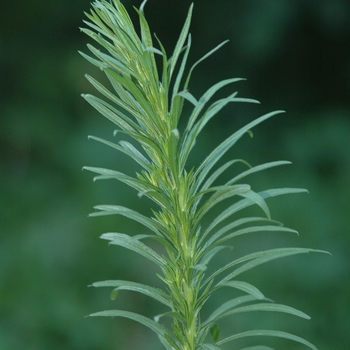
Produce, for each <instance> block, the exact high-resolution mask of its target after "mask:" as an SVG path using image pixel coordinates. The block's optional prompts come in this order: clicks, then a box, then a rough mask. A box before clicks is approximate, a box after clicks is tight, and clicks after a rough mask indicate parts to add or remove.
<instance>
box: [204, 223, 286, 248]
mask: <svg viewBox="0 0 350 350" xmlns="http://www.w3.org/2000/svg"><path fill="white" fill-rule="evenodd" d="M256 222H265V223H267V222H268V223H275V224H279V225H280V223H279V222H278V221H273V220H270V219H267V218H263V217H248V218H242V219H237V220H235V221H233V222H230V223H229V224H227V225H224V226H223V227H222V228H221V229H220V230H218V231H216V232H215V233H214V234H213V235H212V236H211V237H210V238H209V239H208V241H207V242H206V243H205V245H204V247H203V252H206V251H207V250H209V249H212V247H213V246H214V245H216V244H218V243H216V242H217V241H218V240H219V238H220V237H221V236H222V235H224V234H225V233H226V232H228V231H231V230H233V229H234V228H236V227H239V226H242V225H245V224H251V223H256ZM235 232H240V233H241V234H245V233H249V232H245V231H241V230H239V231H235ZM226 237H227V236H225V238H226ZM225 238H224V239H225Z"/></svg>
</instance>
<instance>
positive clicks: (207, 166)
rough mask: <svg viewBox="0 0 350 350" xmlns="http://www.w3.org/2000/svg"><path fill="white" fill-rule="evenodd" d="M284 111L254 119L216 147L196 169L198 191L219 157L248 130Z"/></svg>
mask: <svg viewBox="0 0 350 350" xmlns="http://www.w3.org/2000/svg"><path fill="white" fill-rule="evenodd" d="M283 112H284V111H274V112H270V113H267V114H265V115H263V116H261V117H260V118H257V119H255V120H254V121H252V122H251V123H249V124H247V125H245V126H244V127H242V128H241V129H239V130H238V131H237V132H235V133H234V134H232V135H231V136H229V137H228V138H227V139H226V140H225V141H223V142H222V143H221V144H220V145H219V146H217V147H216V148H215V149H214V150H213V151H212V152H211V153H210V154H209V156H207V157H206V158H205V160H204V161H203V162H202V164H201V165H200V166H199V167H198V169H197V171H196V173H195V176H196V177H197V176H198V177H197V181H196V187H195V189H198V188H199V186H200V185H201V183H202V182H203V180H204V179H205V178H206V176H207V174H208V173H209V171H210V170H211V169H212V168H213V166H214V165H215V164H216V163H217V162H218V161H219V160H220V159H221V157H222V156H223V155H224V154H225V153H226V152H227V151H228V150H229V149H230V148H231V147H232V146H233V145H234V144H235V143H236V142H237V141H238V140H239V139H240V138H241V137H242V136H243V135H244V134H245V133H246V132H247V131H248V130H250V129H252V128H253V127H254V126H256V125H258V124H260V123H262V122H263V121H265V120H267V119H269V118H271V117H273V116H275V115H276V114H280V113H283Z"/></svg>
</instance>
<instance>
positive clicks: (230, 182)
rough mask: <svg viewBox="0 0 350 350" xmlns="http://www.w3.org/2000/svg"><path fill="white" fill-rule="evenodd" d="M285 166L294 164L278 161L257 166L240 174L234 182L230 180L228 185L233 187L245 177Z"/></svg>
mask: <svg viewBox="0 0 350 350" xmlns="http://www.w3.org/2000/svg"><path fill="white" fill-rule="evenodd" d="M285 164H292V163H291V162H288V161H285V160H280V161H276V162H270V163H264V164H261V165H257V166H254V167H252V168H250V169H248V170H247V171H244V172H242V173H240V174H239V175H237V176H236V177H234V178H233V179H232V180H230V181H229V182H228V183H227V185H231V184H234V183H235V182H237V181H239V180H241V179H243V178H244V177H246V176H248V175H251V174H254V173H257V172H259V171H262V170H265V169H268V168H272V167H276V166H280V165H285Z"/></svg>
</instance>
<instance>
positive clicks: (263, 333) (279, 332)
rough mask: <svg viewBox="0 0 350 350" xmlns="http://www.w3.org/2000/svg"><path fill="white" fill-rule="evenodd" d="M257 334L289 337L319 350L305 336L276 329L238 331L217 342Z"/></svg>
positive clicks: (225, 341) (222, 342) (313, 349)
mask: <svg viewBox="0 0 350 350" xmlns="http://www.w3.org/2000/svg"><path fill="white" fill-rule="evenodd" d="M256 336H258V337H265V336H267V337H278V338H284V339H289V340H293V341H295V342H297V343H300V344H303V345H306V346H307V347H309V348H310V349H312V350H317V348H316V347H315V346H314V345H312V344H311V343H309V342H308V341H306V340H305V339H303V338H300V337H298V336H296V335H294V334H290V333H287V332H281V331H274V330H253V331H246V332H243V333H238V334H235V335H232V336H230V337H228V338H225V339H222V340H220V341H219V342H218V343H217V344H218V345H221V344H224V343H227V342H229V341H232V340H236V339H239V338H246V337H256Z"/></svg>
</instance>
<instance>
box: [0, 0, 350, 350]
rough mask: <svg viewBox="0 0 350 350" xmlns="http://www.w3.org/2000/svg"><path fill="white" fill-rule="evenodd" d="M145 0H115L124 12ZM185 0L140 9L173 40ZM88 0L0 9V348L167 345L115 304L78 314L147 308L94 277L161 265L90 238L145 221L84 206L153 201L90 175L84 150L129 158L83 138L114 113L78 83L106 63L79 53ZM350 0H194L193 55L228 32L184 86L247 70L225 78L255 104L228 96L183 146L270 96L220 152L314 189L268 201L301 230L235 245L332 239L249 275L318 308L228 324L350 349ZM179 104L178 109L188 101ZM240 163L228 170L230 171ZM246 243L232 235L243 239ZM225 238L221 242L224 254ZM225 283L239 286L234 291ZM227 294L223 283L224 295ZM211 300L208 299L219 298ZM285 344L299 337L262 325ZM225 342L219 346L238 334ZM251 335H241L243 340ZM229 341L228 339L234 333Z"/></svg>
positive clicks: (157, 1)
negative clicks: (247, 128)
mask: <svg viewBox="0 0 350 350" xmlns="http://www.w3.org/2000/svg"><path fill="white" fill-rule="evenodd" d="M140 2H141V1H140V0H137V1H133V2H131V1H129V0H124V1H123V3H124V4H125V6H126V7H127V8H128V9H129V10H130V11H132V18H134V19H136V16H135V15H134V12H133V10H132V5H135V6H137V7H138V6H139V5H140ZM189 4H190V1H188V0H182V1H173V0H149V3H148V4H147V6H146V15H147V18H148V19H149V22H150V24H151V27H152V29H153V31H155V32H156V33H157V35H158V37H159V38H160V39H161V40H162V42H163V43H164V45H165V47H166V48H167V50H168V51H169V52H171V50H172V48H173V46H174V44H175V42H176V38H177V35H178V33H179V31H180V29H181V26H182V23H183V21H184V19H185V16H186V13H187V9H188V7H189ZM89 7H90V3H89V1H88V0H74V1H70V0H59V1H46V0H27V1H24V0H18V1H16V2H13V1H9V0H2V2H1V11H0V89H1V96H0V98H1V101H0V118H1V119H0V349H2V350H12V349H27V350H47V349H50V350H54V349H66V350H73V349H74V350H80V349H81V350H83V349H84V350H95V349H99V350H112V349H114V350H118V349H143V350H156V349H160V347H159V345H158V343H157V339H156V337H155V336H154V335H153V333H151V332H150V331H148V330H147V329H144V328H143V327H141V326H138V325H137V324H135V323H133V322H131V321H128V320H124V319H113V320H111V319H104V318H84V316H85V315H87V314H88V313H91V312H94V311H99V310H104V309H110V308H124V309H127V310H133V311H138V312H140V313H142V314H144V315H148V316H153V315H155V314H157V313H160V312H162V310H161V308H159V306H158V305H155V303H153V301H151V300H149V299H147V298H144V297H142V296H140V295H137V294H133V293H127V292H124V293H122V292H121V293H120V296H118V298H117V299H116V300H115V301H111V300H110V299H109V293H110V290H107V289H94V288H87V285H88V284H90V283H91V282H94V281H99V280H106V279H130V280H132V281H141V282H145V283H150V284H153V285H157V286H158V285H159V286H161V284H160V282H159V281H158V280H157V278H156V277H155V272H157V271H156V270H155V268H154V266H153V265H152V264H150V263H148V262H147V261H145V260H144V259H142V258H139V257H137V256H135V255H134V254H131V253H129V252H127V251H124V250H122V249H119V248H117V247H108V246H107V244H106V242H105V241H102V240H100V239H99V238H98V237H99V235H100V234H102V233H103V232H106V231H109V230H112V231H119V232H125V231H127V232H128V233H139V232H140V231H139V230H140V227H138V226H137V225H136V224H134V223H132V222H130V221H128V220H126V219H125V220H124V219H122V218H118V217H111V218H87V214H88V213H89V212H90V211H92V207H93V206H94V205H96V204H106V203H109V204H122V205H125V206H131V207H133V208H135V209H138V210H140V211H142V212H145V213H148V212H149V208H148V207H147V206H148V204H147V203H146V202H144V201H143V200H139V199H138V198H137V196H136V193H134V192H132V191H131V190H130V189H128V188H125V187H124V186H122V185H119V184H118V183H116V182H99V183H93V182H92V175H91V174H89V173H87V172H82V171H81V168H82V167H83V166H84V165H92V166H104V167H107V168H114V169H122V170H123V171H124V172H127V173H130V174H132V173H134V171H135V170H137V167H136V166H135V165H134V164H133V163H132V162H131V161H129V160H128V159H126V158H125V157H124V156H122V155H120V154H117V153H115V152H113V150H110V149H108V148H105V147H104V146H102V145H99V144H97V143H94V142H93V141H88V140H87V135H89V134H92V135H96V136H100V137H103V138H109V139H111V138H112V137H113V136H112V132H113V130H114V127H113V125H112V124H110V123H109V122H108V121H105V120H104V119H103V117H102V116H100V115H98V114H97V112H95V111H94V110H93V109H92V108H91V107H90V106H88V105H87V103H85V102H84V101H83V99H82V98H81V97H80V94H81V93H82V92H92V91H93V90H92V88H91V87H90V86H89V84H88V82H87V81H86V80H85V78H84V74H85V73H89V74H91V75H93V76H95V77H100V75H101V74H100V72H98V71H97V70H95V69H94V67H91V66H90V65H89V63H87V62H86V61H84V59H83V58H82V57H81V56H80V55H79V54H78V53H77V51H78V50H82V51H85V52H87V49H86V47H85V44H86V43H87V42H89V41H90V40H88V38H87V37H85V36H84V35H83V34H82V33H80V32H79V30H78V27H80V26H82V25H83V24H82V19H83V11H88V10H89ZM349 18H350V2H349V1H346V0H318V1H308V0H299V1H298V0H295V1H288V0H278V1H276V0H275V1H274V0H198V1H196V3H195V11H194V17H193V24H192V27H191V33H192V36H193V50H192V53H191V60H192V62H194V61H195V60H196V59H198V58H199V57H201V56H202V55H203V54H205V53H206V52H207V51H209V50H210V49H211V48H212V47H214V46H216V45H217V44H219V43H220V42H221V41H223V40H225V39H229V40H230V42H229V43H228V44H226V45H225V46H224V47H223V48H222V49H221V50H220V51H219V52H217V53H216V54H215V55H214V56H212V57H211V58H210V59H209V60H207V61H205V63H203V64H202V65H201V66H199V67H198V68H197V69H196V71H195V74H194V76H193V82H192V85H191V86H190V89H191V92H192V93H193V94H194V95H195V96H197V97H199V96H200V94H201V93H203V92H204V91H205V89H206V88H208V87H209V86H210V85H211V84H213V83H215V82H217V81H218V80H220V79H223V78H228V77H244V78H247V81H246V82H241V83H239V84H237V85H235V86H232V87H230V89H228V90H227V91H226V92H229V91H232V90H231V88H232V89H238V90H239V92H240V95H241V96H245V97H252V98H256V99H258V100H260V101H261V102H262V104H261V105H259V106H253V107H252V106H243V105H237V104H236V105H234V106H229V107H228V108H227V109H226V110H225V112H223V113H222V114H221V115H220V116H218V117H217V118H216V120H215V121H213V122H212V123H211V124H210V125H209V127H208V129H207V131H206V132H204V133H203V135H202V137H201V138H200V139H199V142H198V144H197V146H196V149H195V154H194V156H193V159H192V160H191V161H192V162H193V163H194V164H198V162H200V160H201V159H202V158H203V157H204V155H205V154H206V153H207V152H208V151H209V150H210V149H211V148H212V147H214V146H215V145H216V144H218V142H219V141H220V140H222V139H223V138H224V137H225V136H227V135H228V134H229V133H230V132H232V131H233V130H235V129H236V128H238V127H239V126H242V125H243V124H244V123H246V122H248V121H250V120H252V119H253V118H255V117H258V116H259V115H262V114H264V113H266V112H269V111H271V110H275V109H285V110H287V113H286V114H284V115H281V116H279V117H275V118H273V119H272V120H269V121H268V122H266V123H265V124H263V125H260V126H259V127H257V128H256V129H255V130H254V138H253V139H250V138H249V137H245V138H243V139H242V140H241V142H240V143H238V144H237V146H236V147H235V148H234V149H232V150H231V151H230V153H229V157H230V158H244V159H246V160H247V161H248V162H250V163H251V164H259V163H263V162H267V161H272V160H279V159H287V160H291V161H292V162H293V165H292V166H287V167H284V168H281V169H275V170H270V171H267V172H266V173H261V174H260V175H256V176H254V177H251V178H250V180H251V182H252V184H254V186H255V188H256V189H264V188H269V187H275V186H276V187H277V186H291V187H305V188H307V189H309V191H310V194H309V195H297V196H290V197H285V198H280V199H275V200H272V201H271V202H269V203H270V205H271V209H272V214H273V216H274V217H275V218H276V219H278V220H280V221H283V222H284V223H285V224H286V226H289V227H293V228H295V229H297V230H298V231H299V232H300V236H299V237H297V236H288V235H268V234H267V235H266V236H264V237H263V236H261V237H260V236H259V237H257V236H254V237H251V238H246V239H245V240H243V239H242V240H240V241H237V242H235V243H233V246H234V250H233V252H231V253H230V254H234V253H235V252H236V251H237V252H240V251H244V250H245V249H250V251H253V250H257V249H259V248H262V247H267V246H268V247H271V246H301V247H313V248H317V249H325V250H328V251H330V252H331V253H332V257H330V256H327V255H317V254H312V255H310V256H297V257H292V258H288V259H285V260H283V261H282V260H281V261H275V262H271V263H269V264H267V265H265V266H261V267H260V268H258V269H257V270H256V271H252V272H250V273H247V274H246V275H244V276H243V277H244V278H245V279H246V280H248V281H250V282H253V283H254V284H255V285H257V286H258V287H259V288H260V289H261V290H262V291H263V292H264V294H265V295H267V296H269V297H271V298H272V299H274V300H275V301H277V302H281V303H286V304H288V305H291V306H293V307H296V308H299V309H302V310H303V311H305V312H306V313H308V314H309V315H311V316H312V320H311V321H305V320H299V319H295V318H294V317H289V316H288V315H281V316H279V315H277V316H273V315H266V314H263V313H261V314H250V315H244V316H239V317H236V318H232V319H230V322H227V323H225V325H223V326H222V327H223V333H225V330H227V329H228V328H229V329H230V330H232V329H234V330H235V329H237V330H240V329H248V328H250V327H258V328H272V329H273V328H277V329H283V330H288V331H291V332H292V333H295V334H298V335H301V336H303V337H305V338H307V339H308V340H310V341H311V342H313V343H315V344H316V345H317V346H318V348H319V349H320V350H330V349H332V350H345V349H348V346H349V343H350V333H349V328H350V259H349V254H350V245H349V242H350V235H349V233H350V201H349V198H350V189H349V188H350V186H349V180H350V94H349V91H350V45H349V43H350V20H349ZM184 118H186V115H184ZM232 171H234V169H233V170H232ZM240 249H241V250H240ZM230 254H229V253H227V254H226V255H225V254H223V255H222V256H221V257H219V259H218V261H217V263H218V264H222V263H224V261H227V259H229V255H230ZM231 292H232V291H231ZM225 296H228V295H220V296H219V297H220V298H222V297H225ZM219 301H220V300H215V299H214V300H212V301H211V304H210V306H215V305H217V304H218V303H219ZM262 340H263V341H265V343H266V344H271V345H273V346H275V347H276V349H277V348H279V349H290V350H296V349H304V348H305V347H302V346H298V345H297V344H295V343H292V342H288V341H282V340H278V339H275V340H273V339H262ZM243 344H248V343H243V342H242V343H238V342H237V343H232V344H229V345H230V346H228V347H227V349H233V348H237V349H238V348H240V347H243ZM249 344H250V343H249ZM235 346H237V347H235Z"/></svg>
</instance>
